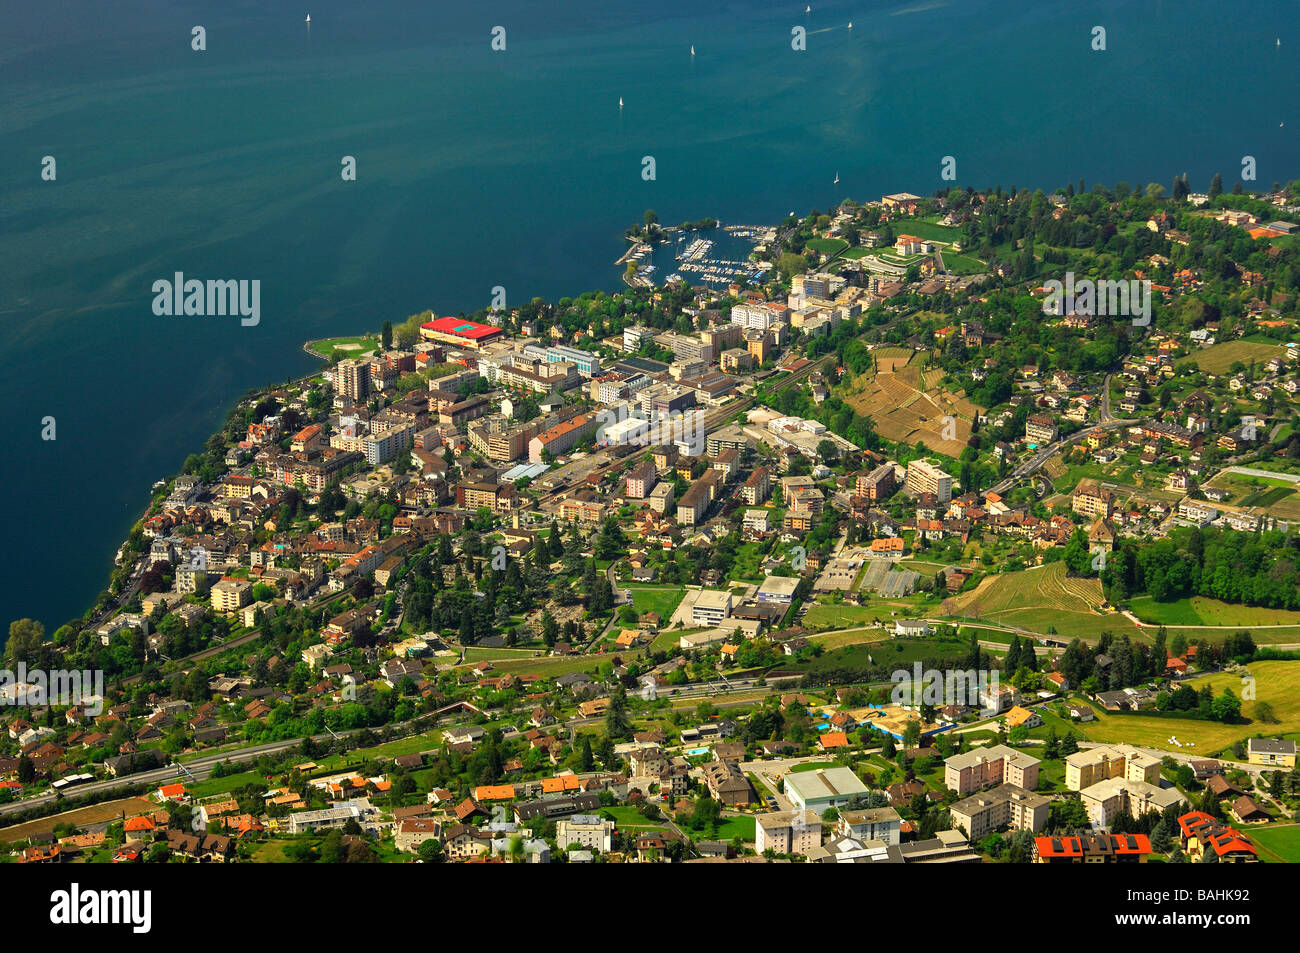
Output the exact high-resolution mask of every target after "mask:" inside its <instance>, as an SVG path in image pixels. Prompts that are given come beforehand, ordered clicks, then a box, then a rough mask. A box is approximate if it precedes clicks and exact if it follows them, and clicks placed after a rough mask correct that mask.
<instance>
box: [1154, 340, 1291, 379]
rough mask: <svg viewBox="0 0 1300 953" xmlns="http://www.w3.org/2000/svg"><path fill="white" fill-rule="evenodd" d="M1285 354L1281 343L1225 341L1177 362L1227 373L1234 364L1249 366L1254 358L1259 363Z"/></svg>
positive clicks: (1212, 371) (1214, 372)
mask: <svg viewBox="0 0 1300 953" xmlns="http://www.w3.org/2000/svg"><path fill="white" fill-rule="evenodd" d="M1284 354H1285V352H1284V351H1283V350H1282V346H1281V345H1280V344H1261V343H1259V342H1257V341H1247V340H1236V341H1224V342H1223V343H1222V344H1212V345H1210V346H1209V347H1207V348H1205V349H1203V350H1200V351H1197V352H1196V353H1195V354H1189V355H1188V356H1187V357H1184V358H1180V359H1179V360H1178V361H1177V362H1176V364H1177V365H1178V366H1182V365H1185V364H1194V365H1196V366H1197V367H1199V368H1200V369H1201V370H1202V371H1205V372H1206V373H1207V374H1225V373H1227V371H1228V368H1230V367H1232V365H1233V364H1237V363H1241V364H1245V365H1246V366H1247V367H1249V366H1250V362H1251V361H1252V360H1253V361H1254V362H1255V363H1256V364H1257V365H1258V364H1263V363H1264V362H1265V361H1267V360H1268V359H1269V358H1271V357H1278V356H1284Z"/></svg>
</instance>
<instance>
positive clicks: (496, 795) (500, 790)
mask: <svg viewBox="0 0 1300 953" xmlns="http://www.w3.org/2000/svg"><path fill="white" fill-rule="evenodd" d="M514 796H515V786H514V785H513V784H481V785H479V786H478V787H476V788H475V789H474V800H476V801H509V800H511V799H512V798H513V797H514Z"/></svg>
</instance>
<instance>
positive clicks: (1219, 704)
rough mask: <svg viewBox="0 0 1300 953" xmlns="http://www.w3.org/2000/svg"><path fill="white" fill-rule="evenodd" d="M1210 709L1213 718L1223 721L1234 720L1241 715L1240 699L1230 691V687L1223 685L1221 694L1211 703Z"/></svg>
mask: <svg viewBox="0 0 1300 953" xmlns="http://www.w3.org/2000/svg"><path fill="white" fill-rule="evenodd" d="M1210 710H1211V711H1212V712H1213V714H1214V717H1215V720H1217V721H1222V722H1224V723H1230V722H1234V721H1236V720H1237V719H1238V718H1240V717H1241V699H1239V698H1238V697H1237V696H1236V695H1234V694H1233V693H1232V689H1231V688H1227V687H1225V688H1224V689H1223V694H1222V695H1220V696H1219V697H1218V698H1216V699H1214V701H1213V702H1212V703H1211V705H1210Z"/></svg>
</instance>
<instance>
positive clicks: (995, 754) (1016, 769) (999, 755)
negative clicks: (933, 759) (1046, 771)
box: [944, 745, 1042, 795]
mask: <svg viewBox="0 0 1300 953" xmlns="http://www.w3.org/2000/svg"><path fill="white" fill-rule="evenodd" d="M1041 763H1042V762H1041V761H1039V760H1038V759H1037V758H1031V757H1030V756H1029V755H1027V754H1025V753H1024V752H1023V751H1017V750H1016V749H1014V748H1009V747H1007V746H1006V745H991V746H988V747H985V748H976V749H974V750H972V751H967V752H965V753H964V754H955V755H953V756H952V757H951V758H948V759H947V760H946V761H945V762H944V784H946V785H947V786H948V787H950V788H951V789H952V790H954V791H956V792H957V793H958V794H962V795H965V794H970V793H971V792H973V791H978V790H979V789H980V788H985V787H990V786H993V785H998V784H1014V785H1015V786H1016V787H1020V788H1024V789H1025V790H1026V791H1032V790H1033V789H1034V788H1036V787H1038V767H1039V765H1040V764H1041Z"/></svg>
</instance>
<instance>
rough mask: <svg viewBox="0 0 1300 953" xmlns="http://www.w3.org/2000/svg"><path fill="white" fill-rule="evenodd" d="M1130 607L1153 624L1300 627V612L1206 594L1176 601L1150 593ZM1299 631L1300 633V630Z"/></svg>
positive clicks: (1131, 602)
mask: <svg viewBox="0 0 1300 953" xmlns="http://www.w3.org/2000/svg"><path fill="white" fill-rule="evenodd" d="M1129 608H1130V609H1131V610H1132V611H1133V614H1134V615H1136V616H1137V617H1138V618H1139V619H1141V620H1142V621H1143V622H1148V623H1150V624H1152V625H1200V626H1216V625H1222V626H1242V627H1246V628H1249V627H1250V626H1255V625H1295V626H1300V612H1293V611H1290V610H1287V609H1266V608H1264V607H1262V606H1243V605H1239V604H1237V603H1232V602H1220V601H1219V600H1218V599H1207V598H1206V597H1204V596H1192V597H1191V598H1189V599H1178V600H1175V601H1174V602H1156V601H1155V600H1154V599H1152V598H1151V597H1150V596H1139V597H1138V598H1136V599H1133V600H1131V601H1130V602H1129ZM1297 633H1298V634H1300V630H1297Z"/></svg>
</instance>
